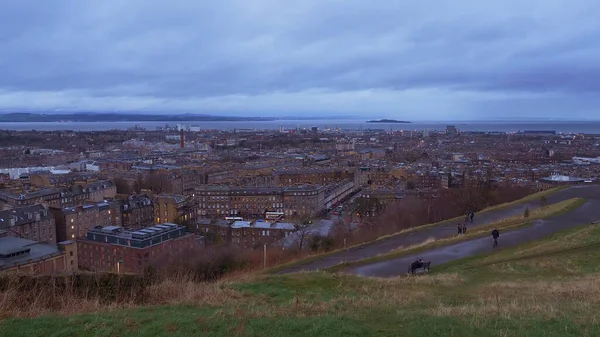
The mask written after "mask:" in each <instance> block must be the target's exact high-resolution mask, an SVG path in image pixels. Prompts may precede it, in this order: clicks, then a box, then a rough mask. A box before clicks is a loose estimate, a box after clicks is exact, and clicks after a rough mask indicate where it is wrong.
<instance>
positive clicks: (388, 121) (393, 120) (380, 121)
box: [367, 119, 410, 124]
mask: <svg viewBox="0 0 600 337" xmlns="http://www.w3.org/2000/svg"><path fill="white" fill-rule="evenodd" d="M367 123H401V124H407V123H410V122H407V121H398V120H395V119H380V120H373V121H367Z"/></svg>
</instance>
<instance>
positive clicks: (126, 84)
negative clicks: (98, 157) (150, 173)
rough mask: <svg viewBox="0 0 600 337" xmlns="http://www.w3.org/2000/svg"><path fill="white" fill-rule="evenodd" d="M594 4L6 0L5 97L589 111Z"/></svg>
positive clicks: (260, 111)
mask: <svg viewBox="0 0 600 337" xmlns="http://www.w3.org/2000/svg"><path fill="white" fill-rule="evenodd" d="M598 13H600V1H598V0H588V1H578V0H569V1H566V0H564V1H563V0H529V1H528V0H520V1H516V0H515V1H512V0H503V1H480V0H461V1H456V0H448V1H444V0H440V1H428V0H422V1H408V0H406V1H397V0H375V1H367V0H285V1H282V0H277V1H276V0H219V1H205V0H169V1H158V0H127V1H124V0H102V1H99V0H98V1H94V0H89V1H87V0H52V1H45V0H44V1H40V0H2V1H0V110H2V111H22V110H45V111H48V110H54V109H57V110H79V111H81V110H85V111H114V110H120V111H148V112H198V113H212V114H222V115H252V116H258V115H260V116H274V115H302V116H309V115H318V116H323V115H354V116H369V117H391V118H398V119H411V120H443V119H452V120H454V119H486V118H502V117H504V118H544V117H563V118H588V119H592V118H596V119H600V19H598Z"/></svg>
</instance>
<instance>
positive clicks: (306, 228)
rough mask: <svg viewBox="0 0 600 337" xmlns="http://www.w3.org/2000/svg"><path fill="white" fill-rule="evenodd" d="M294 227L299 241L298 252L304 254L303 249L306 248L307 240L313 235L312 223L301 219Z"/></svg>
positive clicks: (306, 219)
mask: <svg viewBox="0 0 600 337" xmlns="http://www.w3.org/2000/svg"><path fill="white" fill-rule="evenodd" d="M294 227H295V229H296V231H295V233H296V236H297V239H298V242H297V244H298V250H299V251H300V254H302V249H303V248H304V247H305V244H306V241H307V239H308V238H309V237H310V236H311V235H312V234H313V233H312V232H313V228H312V221H311V220H310V219H308V218H300V219H298V221H297V222H296V223H295V224H294Z"/></svg>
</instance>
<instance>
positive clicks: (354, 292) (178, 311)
mask: <svg viewBox="0 0 600 337" xmlns="http://www.w3.org/2000/svg"><path fill="white" fill-rule="evenodd" d="M599 268H600V226H598V225H586V226H580V227H577V228H574V229H570V230H568V231H563V232H558V233H555V234H553V235H552V236H550V237H548V238H546V239H543V240H539V241H535V242H531V243H528V244H525V245H521V246H518V247H513V248H509V249H505V250H501V251H497V252H494V253H491V254H487V255H481V256H476V257H471V258H466V259H462V260H457V261H454V262H452V263H449V264H446V265H442V266H439V267H437V268H436V270H435V271H434V272H432V273H431V274H429V275H424V276H417V277H395V278H388V279H379V278H363V277H357V276H350V275H341V274H329V273H324V272H319V273H299V274H292V275H261V276H246V277H245V279H244V280H237V281H228V282H220V283H218V284H208V285H195V287H194V288H192V287H191V286H190V285H188V284H177V285H174V287H173V291H177V290H179V291H183V292H186V293H187V294H188V296H189V298H188V300H187V301H186V303H180V304H177V305H172V306H161V307H146V308H138V309H129V310H115V311H112V312H107V313H101V314H82V315H74V316H70V317H68V319H65V318H64V317H60V316H53V317H47V316H46V317H37V318H30V319H27V318H21V319H6V320H4V321H3V322H2V323H0V336H27V337H29V336H68V335H73V336H117V335H118V336H122V337H124V336H161V335H169V336H190V335H206V336H419V337H423V336H457V337H459V336H460V337H462V336H481V337H486V336H525V335H526V336H540V337H541V336H557V337H558V336H561V337H562V336H599V335H600V325H599V324H598V320H599V318H598V316H597V315H596V311H597V310H596V308H597V305H598V303H600V273H599Z"/></svg>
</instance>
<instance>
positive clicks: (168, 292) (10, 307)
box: [0, 275, 243, 318]
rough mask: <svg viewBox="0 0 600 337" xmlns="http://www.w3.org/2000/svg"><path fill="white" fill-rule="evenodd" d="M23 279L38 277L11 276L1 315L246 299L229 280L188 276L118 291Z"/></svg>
mask: <svg viewBox="0 0 600 337" xmlns="http://www.w3.org/2000/svg"><path fill="white" fill-rule="evenodd" d="M23 278H26V279H33V280H36V277H35V276H34V277H31V278H30V277H28V276H26V275H11V276H9V277H8V278H7V279H6V280H8V281H7V282H5V283H4V284H3V285H2V287H3V288H2V289H1V290H0V318H7V317H34V316H40V315H45V314H59V315H71V314H75V313H90V312H106V311H113V310H118V309H126V308H134V307H139V306H141V305H144V306H148V305H150V306H152V305H170V304H171V305H172V304H190V305H209V306H219V305H226V304H235V303H236V302H238V301H241V300H243V299H242V296H241V295H240V294H239V293H238V292H236V291H234V290H232V289H229V288H227V287H224V286H223V285H224V284H226V283H227V281H219V282H213V283H209V282H206V283H198V282H193V281H190V280H189V279H186V278H182V279H179V278H167V279H164V280H160V281H158V282H156V283H153V284H146V285H140V284H136V285H135V286H134V287H131V289H128V288H126V287H123V288H122V289H120V290H115V288H105V287H103V286H101V285H98V284H90V285H86V286H82V285H75V282H70V283H69V282H67V283H66V285H65V284H62V285H61V283H60V282H59V281H57V280H61V279H62V278H52V277H46V278H44V279H43V280H42V281H34V282H32V284H34V286H32V287H29V286H27V285H24V284H23V283H22V280H23ZM135 282H138V281H135ZM140 282H141V281H140ZM98 283H99V282H98Z"/></svg>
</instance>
